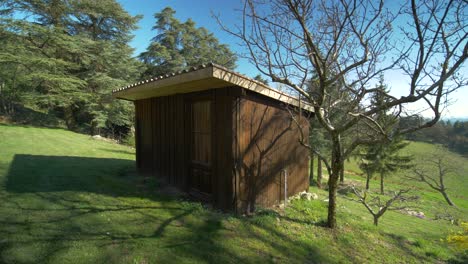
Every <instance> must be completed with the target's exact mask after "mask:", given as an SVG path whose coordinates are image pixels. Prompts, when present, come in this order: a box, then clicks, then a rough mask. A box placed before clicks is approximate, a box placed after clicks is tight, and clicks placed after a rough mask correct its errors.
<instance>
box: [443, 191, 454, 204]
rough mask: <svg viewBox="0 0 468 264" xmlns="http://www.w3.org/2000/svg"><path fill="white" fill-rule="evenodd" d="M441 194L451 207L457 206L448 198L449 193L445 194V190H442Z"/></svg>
mask: <svg viewBox="0 0 468 264" xmlns="http://www.w3.org/2000/svg"><path fill="white" fill-rule="evenodd" d="M440 192H441V193H442V195H443V196H444V198H445V201H447V203H448V204H449V205H450V206H455V204H454V203H453V202H452V200H450V198H449V197H448V195H447V192H445V190H441V191H440Z"/></svg>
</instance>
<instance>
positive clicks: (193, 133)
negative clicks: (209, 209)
mask: <svg viewBox="0 0 468 264" xmlns="http://www.w3.org/2000/svg"><path fill="white" fill-rule="evenodd" d="M113 96H114V97H115V98H119V99H124V100H130V101H133V102H134V104H135V109H136V164H137V167H138V170H139V171H140V172H141V173H145V174H150V175H152V176H154V177H156V178H158V179H160V180H162V181H165V182H167V183H169V184H171V185H174V186H177V187H178V188H180V189H181V190H184V191H186V192H189V193H191V194H192V195H194V196H196V197H199V198H201V199H203V200H207V201H210V202H211V203H213V205H214V206H215V207H217V208H220V209H222V210H227V211H231V210H234V211H237V212H239V213H242V212H246V211H253V210H254V209H255V207H256V206H257V207H258V206H261V207H269V206H272V205H275V204H277V203H279V202H280V201H281V200H284V198H285V193H286V194H287V196H291V195H294V194H296V193H298V192H301V191H306V190H308V187H309V179H308V166H309V153H308V150H307V149H306V148H305V147H303V146H302V145H301V144H300V143H299V138H300V130H299V129H302V132H303V133H304V138H307V137H308V132H309V128H308V122H307V119H308V117H307V116H306V115H310V114H311V113H312V108H311V107H310V106H309V105H306V104H301V101H300V100H298V99H297V98H294V97H292V96H290V95H288V94H285V93H282V92H279V91H277V90H275V89H273V88H270V87H268V86H266V85H264V84H263V83H260V82H257V81H255V80H252V79H250V78H247V77H245V76H242V75H240V74H238V73H235V72H233V71H231V70H228V69H226V68H224V67H221V66H218V65H215V64H208V65H202V66H200V67H193V68H191V69H190V70H185V71H181V72H177V73H171V74H167V75H165V76H159V77H155V78H153V79H149V80H145V81H142V82H138V83H135V84H132V85H129V86H127V87H124V88H121V89H118V90H115V91H114V92H113ZM292 113H294V119H293V118H292V116H293V115H292ZM299 125H300V128H299ZM285 190H286V191H285Z"/></svg>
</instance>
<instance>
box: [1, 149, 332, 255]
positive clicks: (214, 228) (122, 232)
mask: <svg viewBox="0 0 468 264" xmlns="http://www.w3.org/2000/svg"><path fill="white" fill-rule="evenodd" d="M6 176H7V177H6V179H5V180H6V182H5V185H4V187H5V190H1V189H0V199H1V200H2V203H0V262H2V263H65V262H73V263H75V262H82V263H153V262H164V263H165V262H167V263H173V262H180V261H182V262H183V261H191V262H192V261H195V262H207V261H208V262H236V263H237V262H242V263H248V262H272V261H275V260H278V259H279V260H283V261H287V260H288V259H292V260H294V259H302V260H304V259H311V260H312V261H311V262H320V261H321V260H322V261H323V260H325V259H324V257H322V256H321V255H320V253H319V250H318V249H317V248H315V247H314V246H313V245H307V244H305V243H303V242H301V241H296V240H295V239H293V238H291V237H289V236H286V235H285V234H283V233H281V232H280V231H278V230H276V229H275V227H274V225H269V224H268V225H262V224H256V223H251V221H250V220H248V219H242V218H238V219H239V225H240V226H241V227H242V228H243V229H244V230H243V231H242V232H239V231H238V230H237V229H236V228H237V227H238V226H234V227H227V228H226V227H225V221H226V220H227V218H229V217H232V215H229V214H220V213H216V212H214V211H210V210H207V209H204V208H203V207H202V206H201V205H200V204H198V203H192V202H187V201H182V200H180V199H176V198H174V197H169V196H164V195H159V194H157V193H156V192H155V190H150V191H149V192H146V191H142V190H141V189H139V188H138V187H137V185H138V184H137V181H138V179H141V177H137V176H136V175H135V171H134V161H132V160H123V159H109V158H89V157H67V156H40V155H25V154H17V155H15V156H14V159H13V160H12V162H11V163H10V167H9V171H8V173H7V175H6ZM230 228H232V229H230ZM259 230H263V231H260V232H259ZM265 233H266V234H265ZM244 242H246V243H245V244H246V246H245V247H244ZM265 248H266V249H265ZM272 252H276V253H274V254H272ZM278 252H280V253H278ZM274 255H275V256H274Z"/></svg>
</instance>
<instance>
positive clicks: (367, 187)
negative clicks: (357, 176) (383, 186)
mask: <svg viewBox="0 0 468 264" xmlns="http://www.w3.org/2000/svg"><path fill="white" fill-rule="evenodd" d="M366 175H367V176H366V191H368V190H369V182H370V174H369V173H366Z"/></svg>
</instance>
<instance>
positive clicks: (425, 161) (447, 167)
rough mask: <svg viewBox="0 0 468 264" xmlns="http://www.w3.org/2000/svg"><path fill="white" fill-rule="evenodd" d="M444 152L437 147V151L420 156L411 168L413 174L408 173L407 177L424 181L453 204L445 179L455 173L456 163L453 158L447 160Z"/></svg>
mask: <svg viewBox="0 0 468 264" xmlns="http://www.w3.org/2000/svg"><path fill="white" fill-rule="evenodd" d="M444 153H445V152H444V151H442V150H441V149H439V151H436V152H435V153H431V155H427V156H425V157H422V158H420V161H419V162H418V163H417V165H416V166H415V168H414V169H413V175H409V176H407V178H409V179H411V180H416V181H420V182H424V183H425V184H427V185H428V186H429V187H430V188H431V189H433V190H436V191H438V192H439V193H440V194H442V196H443V197H444V199H445V201H446V202H447V203H448V204H449V205H450V206H455V204H454V203H453V202H452V200H451V199H450V198H449V196H448V193H447V186H446V185H445V180H446V179H447V176H448V175H450V174H456V173H457V167H458V165H457V164H455V163H454V161H453V160H450V161H449V160H447V158H446V157H445V156H444Z"/></svg>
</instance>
